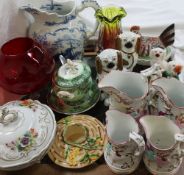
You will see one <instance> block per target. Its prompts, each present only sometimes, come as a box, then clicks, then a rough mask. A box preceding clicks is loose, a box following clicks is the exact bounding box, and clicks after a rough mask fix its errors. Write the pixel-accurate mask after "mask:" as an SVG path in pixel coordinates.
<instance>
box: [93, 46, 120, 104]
mask: <svg viewBox="0 0 184 175" xmlns="http://www.w3.org/2000/svg"><path fill="white" fill-rule="evenodd" d="M96 70H97V73H98V81H100V80H101V79H102V78H103V77H104V76H105V75H106V74H108V73H110V72H111V71H112V70H123V59H122V55H121V52H120V51H118V50H115V49H105V50H103V51H102V52H101V53H100V54H98V55H97V56H96ZM101 100H104V105H105V106H109V96H108V95H107V94H106V93H104V92H103V93H101Z"/></svg>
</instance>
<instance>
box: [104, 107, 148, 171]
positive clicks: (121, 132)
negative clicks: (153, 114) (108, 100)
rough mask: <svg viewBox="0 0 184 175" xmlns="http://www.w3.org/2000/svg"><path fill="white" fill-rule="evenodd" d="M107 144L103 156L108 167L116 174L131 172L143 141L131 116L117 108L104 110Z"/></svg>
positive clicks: (142, 149)
mask: <svg viewBox="0 0 184 175" xmlns="http://www.w3.org/2000/svg"><path fill="white" fill-rule="evenodd" d="M106 122H107V124H106V129H107V136H108V144H107V146H106V148H105V151H104V157H105V161H106V163H107V165H108V166H109V168H110V169H111V170H112V171H113V172H115V173H117V174H124V173H125V174H129V173H132V172H133V171H134V170H135V169H136V168H137V167H138V165H139V163H140V160H141V158H142V154H143V152H144V149H145V143H144V139H143V137H142V136H140V135H139V134H138V133H139V127H138V123H137V122H136V121H135V119H134V118H133V117H131V116H130V115H127V114H125V113H122V112H120V111H117V110H109V111H107V112H106Z"/></svg>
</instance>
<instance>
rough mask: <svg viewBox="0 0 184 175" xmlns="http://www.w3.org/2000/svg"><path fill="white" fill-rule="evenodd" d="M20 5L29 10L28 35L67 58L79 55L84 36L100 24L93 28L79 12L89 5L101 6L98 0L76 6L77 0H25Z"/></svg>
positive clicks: (82, 47) (81, 52)
mask: <svg viewBox="0 0 184 175" xmlns="http://www.w3.org/2000/svg"><path fill="white" fill-rule="evenodd" d="M24 3H25V4H24V5H23V6H22V7H21V9H22V10H24V11H26V12H28V13H30V14H31V15H32V17H33V18H34V19H32V18H30V17H31V16H30V15H27V16H28V17H29V18H28V19H29V22H30V26H29V30H28V35H29V37H33V38H34V39H36V40H37V41H38V42H39V43H41V44H42V45H44V46H45V47H46V48H47V49H48V50H50V53H51V54H52V55H56V54H62V55H63V56H64V57H65V58H69V59H80V58H81V57H82V54H83V51H84V42H85V40H86V39H87V38H88V37H90V36H92V35H93V34H94V33H95V31H96V29H97V26H98V23H97V22H96V25H95V27H94V29H93V31H91V32H87V27H86V25H85V23H84V22H83V20H82V19H81V18H80V17H79V16H78V13H79V12H80V11H82V10H83V9H85V8H87V7H92V8H94V10H95V11H96V10H97V9H98V8H99V5H98V3H97V2H96V1H95V0H82V1H81V6H79V7H78V6H77V5H76V4H77V3H76V0H69V1H63V0H57V1H53V0H39V1H38V0H26V1H25V2H24Z"/></svg>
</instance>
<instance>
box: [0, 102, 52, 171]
mask: <svg viewBox="0 0 184 175" xmlns="http://www.w3.org/2000/svg"><path fill="white" fill-rule="evenodd" d="M0 131H1V132H0V140H1V141H0V169H1V170H18V169H22V168H25V167H28V166H30V165H32V164H34V163H36V162H38V161H40V160H41V159H42V158H43V156H44V155H45V154H46V152H47V151H48V149H49V147H50V146H51V144H52V142H53V139H54V136H55V132H56V122H55V116H54V114H53V112H52V111H51V109H50V108H49V107H47V106H46V105H43V104H41V103H40V102H38V101H33V100H24V101H12V102H9V103H7V104H5V105H3V106H1V107H0Z"/></svg>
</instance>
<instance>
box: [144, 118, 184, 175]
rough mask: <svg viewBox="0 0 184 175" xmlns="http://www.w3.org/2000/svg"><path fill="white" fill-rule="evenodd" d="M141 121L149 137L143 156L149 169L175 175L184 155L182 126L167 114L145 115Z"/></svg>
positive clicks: (156, 172) (162, 173) (153, 171)
mask: <svg viewBox="0 0 184 175" xmlns="http://www.w3.org/2000/svg"><path fill="white" fill-rule="evenodd" d="M140 123H141V125H142V126H143V128H144V131H145V133H146V138H147V143H146V151H145V153H144V158H143V160H144V163H145V165H146V167H147V169H148V170H149V171H150V172H151V173H152V174H156V175H174V174H175V173H176V172H177V171H178V170H179V168H180V166H181V163H182V159H183V156H184V150H183V149H182V144H183V143H184V135H183V134H181V130H180V128H179V127H178V126H177V125H176V124H174V122H172V120H170V119H169V118H167V117H165V116H153V115H148V116H144V117H142V118H141V119H140Z"/></svg>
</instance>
